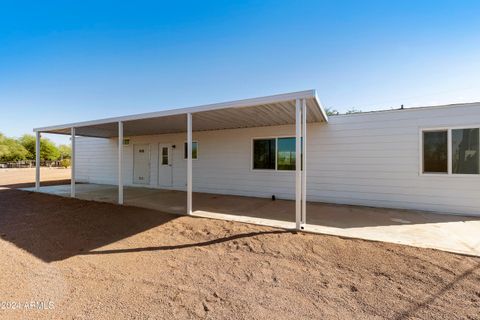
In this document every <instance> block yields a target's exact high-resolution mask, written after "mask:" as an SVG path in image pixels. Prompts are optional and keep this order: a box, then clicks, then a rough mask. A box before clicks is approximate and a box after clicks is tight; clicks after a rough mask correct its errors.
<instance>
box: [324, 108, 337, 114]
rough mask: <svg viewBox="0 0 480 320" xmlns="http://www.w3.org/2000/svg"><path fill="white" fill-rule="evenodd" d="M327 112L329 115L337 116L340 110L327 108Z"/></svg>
mask: <svg viewBox="0 0 480 320" xmlns="http://www.w3.org/2000/svg"><path fill="white" fill-rule="evenodd" d="M325 112H326V113H327V116H336V115H338V114H340V112H338V111H337V110H335V109H333V108H325Z"/></svg>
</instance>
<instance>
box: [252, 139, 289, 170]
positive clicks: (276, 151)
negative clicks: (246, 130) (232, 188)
mask: <svg viewBox="0 0 480 320" xmlns="http://www.w3.org/2000/svg"><path fill="white" fill-rule="evenodd" d="M281 138H293V139H296V136H295V134H293V135H292V134H287V135H279V136H261V137H252V138H251V139H250V171H255V172H270V173H272V172H280V173H286V174H294V173H295V171H296V170H278V139H281ZM270 139H275V169H255V168H254V167H253V151H254V150H253V141H254V140H270ZM295 141H296V140H295ZM295 159H297V158H295ZM295 165H296V162H295Z"/></svg>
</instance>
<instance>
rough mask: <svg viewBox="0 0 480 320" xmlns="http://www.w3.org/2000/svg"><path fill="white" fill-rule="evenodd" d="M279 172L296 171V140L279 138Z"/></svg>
mask: <svg viewBox="0 0 480 320" xmlns="http://www.w3.org/2000/svg"><path fill="white" fill-rule="evenodd" d="M277 147H278V153H277V170H295V138H278V140H277Z"/></svg>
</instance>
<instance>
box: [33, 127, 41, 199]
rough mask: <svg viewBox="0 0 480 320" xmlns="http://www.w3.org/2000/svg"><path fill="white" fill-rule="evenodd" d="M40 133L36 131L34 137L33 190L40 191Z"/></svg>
mask: <svg viewBox="0 0 480 320" xmlns="http://www.w3.org/2000/svg"><path fill="white" fill-rule="evenodd" d="M41 137H42V135H41V134H40V132H38V131H37V132H36V139H35V191H40V139H41Z"/></svg>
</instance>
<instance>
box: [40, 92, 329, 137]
mask: <svg viewBox="0 0 480 320" xmlns="http://www.w3.org/2000/svg"><path fill="white" fill-rule="evenodd" d="M311 98H313V99H315V100H316V102H317V104H318V106H319V108H320V110H321V111H322V114H325V112H324V110H322V107H321V105H320V103H319V101H318V98H317V93H316V91H315V90H305V91H298V92H291V93H284V94H277V95H273V96H266V97H259V98H251V99H243V100H235V101H230V102H221V103H214V104H207V105H202V106H197V107H189V108H179V109H170V110H164V111H157V112H148V113H140V114H134V115H130V116H122V117H113V118H105V119H98V120H92V121H83V122H76V123H67V124H63V125H56V126H49V127H42V128H34V129H33V131H34V132H37V131H40V132H43V131H55V130H62V129H68V128H72V127H76V128H77V127H86V126H94V125H100V124H107V123H114V122H118V121H124V122H125V121H132V120H141V119H148V118H158V117H165V116H175V115H181V114H187V113H197V112H203V111H212V110H220V109H228V108H245V107H252V106H255V105H262V104H270V103H278V102H283V101H290V100H295V99H311ZM325 116H326V115H325ZM326 119H327V118H326V117H325V120H326Z"/></svg>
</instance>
